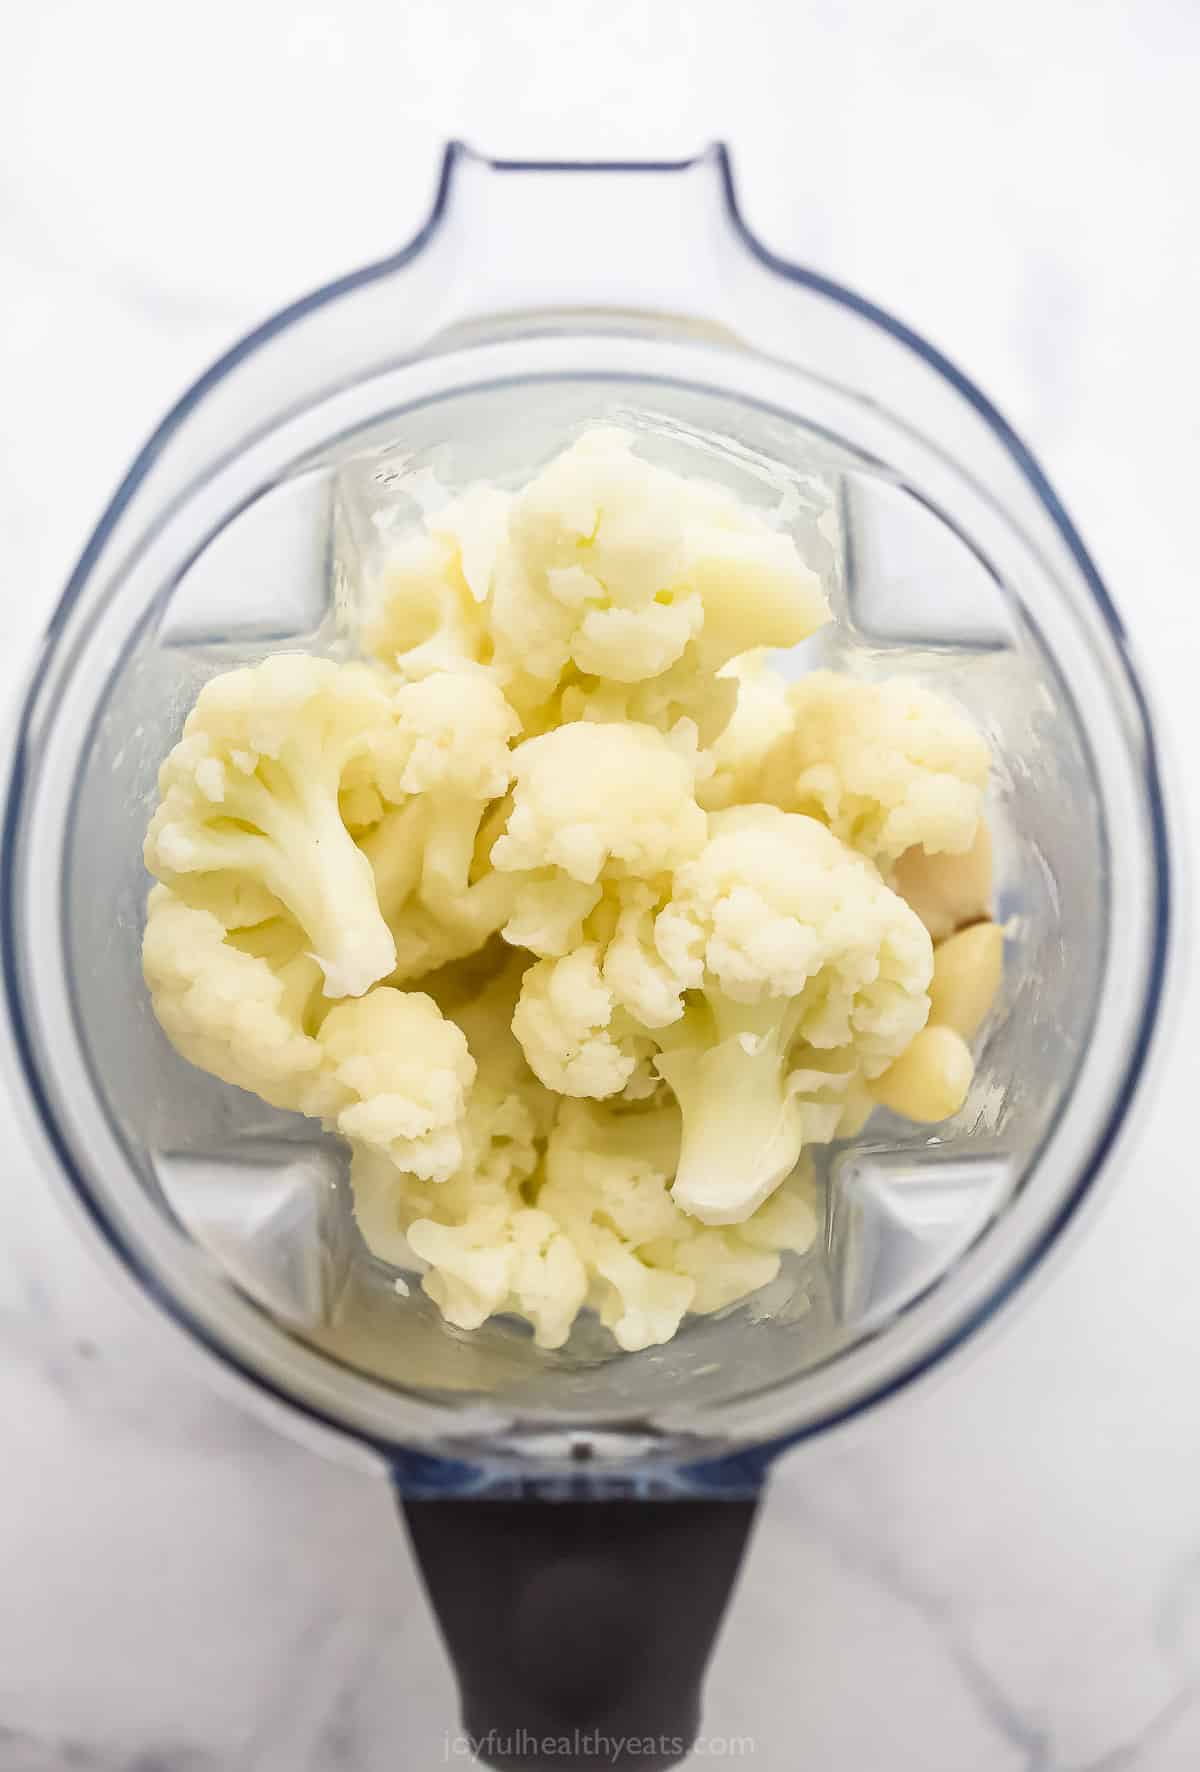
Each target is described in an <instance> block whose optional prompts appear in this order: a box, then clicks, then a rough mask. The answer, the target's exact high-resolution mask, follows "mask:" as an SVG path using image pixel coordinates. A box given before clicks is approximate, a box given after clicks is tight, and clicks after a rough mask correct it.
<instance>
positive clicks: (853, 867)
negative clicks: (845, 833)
mask: <svg viewBox="0 0 1200 1772" xmlns="http://www.w3.org/2000/svg"><path fill="white" fill-rule="evenodd" d="M712 831H713V834H712V836H711V838H710V840H709V842H708V844H707V846H706V848H705V849H704V851H703V852H702V854H701V855H700V856H699V857H698V858H697V859H696V860H695V861H693V862H689V863H687V864H686V865H685V866H684V867H682V868H680V869H679V871H678V872H677V874H676V876H675V883H674V889H673V893H672V897H671V901H670V903H669V904H668V905H667V906H666V907H665V908H664V909H663V910H662V911H661V912H660V913H659V916H658V918H657V920H656V923H655V943H656V946H657V948H658V951H659V954H660V955H661V957H662V958H663V960H664V961H665V962H666V964H667V965H668V966H669V967H670V968H671V970H672V971H673V972H674V973H675V975H676V976H677V977H678V978H679V980H680V983H681V985H682V987H683V988H684V989H685V990H686V991H688V992H690V993H699V994H698V995H697V996H693V997H692V999H691V1002H690V1006H689V1007H688V1008H687V1010H686V1012H685V1014H684V1015H683V1017H682V1019H681V1020H680V1021H678V1022H677V1023H675V1024H673V1025H672V1026H671V1027H670V1028H667V1029H663V1030H660V1031H659V1032H658V1033H657V1034H656V1039H657V1040H658V1042H659V1044H660V1045H661V1046H662V1047H663V1049H664V1050H663V1054H662V1056H661V1057H660V1058H659V1059H658V1060H657V1068H658V1070H659V1072H660V1074H661V1075H662V1076H663V1077H665V1079H666V1081H667V1082H668V1083H669V1084H670V1086H671V1088H672V1090H673V1091H674V1092H675V1095H676V1098H677V1099H678V1101H679V1104H680V1107H681V1108H682V1111H683V1148H682V1152H681V1155H680V1161H679V1172H678V1174H677V1176H676V1180H675V1198H676V1200H677V1201H678V1202H679V1204H680V1205H681V1206H682V1207H684V1209H685V1210H686V1211H688V1212H691V1213H692V1214H693V1215H694V1216H695V1217H697V1218H700V1219H702V1220H704V1221H705V1222H706V1223H710V1224H723V1223H724V1224H728V1223H733V1222H736V1221H737V1220H738V1219H741V1218H744V1217H746V1215H747V1214H748V1213H749V1212H751V1211H753V1209H754V1208H755V1206H757V1205H759V1204H760V1203H761V1202H762V1201H763V1200H765V1199H766V1198H767V1197H768V1195H769V1194H770V1193H772V1192H773V1190H774V1189H775V1188H776V1187H777V1186H778V1185H779V1183H780V1181H782V1179H783V1177H784V1176H785V1175H787V1174H788V1172H789V1171H790V1170H791V1168H792V1167H793V1165H794V1164H795V1162H796V1159H797V1157H798V1156H799V1154H800V1151H801V1149H802V1147H803V1146H804V1145H805V1144H806V1143H812V1142H821V1141H823V1140H827V1139H829V1138H832V1137H834V1136H835V1135H836V1132H837V1128H838V1122H839V1120H840V1118H841V1115H842V1110H843V1107H844V1105H845V1104H844V1100H843V1096H844V1092H845V1090H846V1089H848V1087H849V1084H850V1080H851V1078H852V1076H853V1075H854V1073H855V1072H857V1071H861V1072H862V1073H863V1074H864V1075H865V1076H867V1077H872V1076H876V1075H878V1074H879V1073H880V1072H882V1071H883V1070H885V1069H886V1068H887V1066H888V1065H889V1064H890V1063H891V1061H892V1060H893V1059H894V1058H896V1057H897V1056H898V1055H899V1054H900V1053H901V1052H902V1051H903V1050H904V1048H905V1047H906V1046H907V1045H908V1044H909V1042H910V1041H911V1040H912V1039H913V1038H914V1037H915V1036H916V1035H917V1034H918V1033H919V1032H920V1030H921V1028H922V1027H923V1026H924V1025H925V1022H926V1020H927V1018H928V1015H929V997H928V994H927V993H928V989H929V983H930V978H931V976H932V971H933V950H932V944H931V942H930V940H929V935H928V932H927V931H926V929H925V927H924V925H923V924H922V923H921V922H920V920H919V918H918V917H917V916H916V915H915V913H914V912H913V911H911V910H910V909H909V907H908V906H907V905H906V904H905V903H904V901H903V899H901V898H898V897H897V896H896V894H895V893H894V892H892V891H890V890H889V888H888V887H887V886H886V885H885V884H884V882H883V880H882V879H881V878H880V876H879V874H878V872H877V871H876V870H875V868H874V867H872V866H871V864H870V863H869V862H867V861H865V860H864V859H863V857H861V856H859V855H857V854H855V853H854V852H853V851H852V850H850V849H848V848H847V847H846V845H845V844H844V843H842V842H841V841H840V840H839V839H838V838H837V837H835V836H834V835H833V834H832V833H831V832H830V831H828V830H826V828H825V827H824V825H822V824H820V823H818V822H817V820H816V819H811V818H806V817H803V816H802V815H800V814H795V813H792V814H789V813H783V812H779V811H778V810H777V809H776V808H774V807H769V806H748V807H742V808H738V809H736V810H733V811H729V812H723V813H716V814H714V816H713V818H712Z"/></svg>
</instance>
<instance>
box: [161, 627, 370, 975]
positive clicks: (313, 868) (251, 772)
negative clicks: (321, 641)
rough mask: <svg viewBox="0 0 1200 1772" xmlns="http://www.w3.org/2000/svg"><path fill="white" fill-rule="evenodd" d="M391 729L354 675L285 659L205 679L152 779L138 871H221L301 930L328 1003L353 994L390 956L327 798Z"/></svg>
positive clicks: (362, 869) (351, 670) (360, 869)
mask: <svg viewBox="0 0 1200 1772" xmlns="http://www.w3.org/2000/svg"><path fill="white" fill-rule="evenodd" d="M391 725H392V714H391V706H390V701H389V697H388V695H387V693H386V691H385V690H384V689H383V687H382V686H381V685H380V683H379V681H378V680H377V678H376V677H375V676H373V675H372V673H371V672H370V671H368V670H367V669H366V668H365V667H364V666H362V665H353V664H350V665H337V664H331V663H330V661H329V660H328V659H323V658H308V657H306V656H304V655H302V654H294V653H289V654H281V655H280V656H278V657H275V658H268V659H265V660H264V661H263V663H262V664H259V665H254V666H246V667H243V668H242V669H240V670H236V671H227V672H225V673H224V675H222V676H220V677H214V678H213V679H212V680H211V682H208V683H206V684H205V685H204V688H203V689H202V690H201V691H200V694H199V696H198V697H197V699H196V705H195V707H194V708H193V709H192V711H191V713H190V714H189V715H188V717H187V720H186V721H185V722H184V728H183V737H182V738H181V739H180V741H179V743H178V744H177V745H176V746H175V748H174V750H173V751H172V752H171V753H170V755H169V756H168V757H167V759H166V761H165V762H164V763H163V765H162V768H161V770H160V771H159V792H160V794H161V796H162V798H161V801H160V803H159V806H158V809H157V811H156V812H155V814H154V817H153V818H152V819H151V821H150V828H149V830H148V831H147V833H146V842H145V851H144V853H145V861H146V866H147V868H148V869H149V870H150V872H151V873H152V874H155V875H157V877H158V878H159V879H161V880H165V881H166V882H168V884H169V883H170V882H171V881H172V880H173V879H175V878H176V877H182V876H188V875H192V874H203V873H211V872H216V871H220V872H222V873H224V874H229V873H231V872H233V873H236V874H238V875H241V876H242V877H244V878H245V879H246V880H247V881H250V882H253V883H255V884H258V885H260V886H262V887H264V888H265V889H266V890H267V891H269V892H270V893H272V894H273V895H274V897H275V898H277V899H278V900H279V901H280V902H281V903H282V904H283V905H285V906H286V908H287V910H288V911H289V912H290V913H291V915H292V916H293V917H294V919H295V920H296V922H297V923H298V924H299V925H300V927H301V929H303V931H304V933H305V935H306V937H307V939H308V943H309V946H310V949H311V951H312V953H313V955H314V957H315V959H316V961H317V963H318V965H319V966H320V967H321V970H322V972H323V973H324V975H325V988H326V991H327V992H328V994H329V995H330V996H331V997H344V996H358V995H360V994H361V993H362V992H363V991H365V990H366V989H367V988H368V986H370V985H372V984H374V983H375V981H376V979H379V978H384V977H386V975H387V974H388V973H389V972H390V971H391V969H392V967H393V965H394V964H395V959H396V952H395V944H394V943H393V940H392V936H391V933H390V931H389V930H388V926H387V924H386V923H385V922H384V919H383V917H382V915H381V914H380V910H379V903H378V900H377V899H376V896H375V888H374V882H373V879H372V875H371V868H370V864H369V863H368V861H367V859H366V857H365V856H364V855H363V853H362V851H361V850H360V849H359V848H358V847H357V846H356V844H355V842H354V840H353V838H352V837H351V835H350V833H349V831H348V830H347V829H346V826H345V823H344V822H343V819H342V814H341V811H340V808H339V805H338V795H339V792H340V790H341V786H342V781H343V778H344V777H345V775H346V773H347V771H348V770H349V769H350V768H351V766H352V765H353V764H355V763H356V762H357V761H359V760H361V759H362V758H363V757H364V756H369V755H370V753H371V750H372V747H373V746H374V744H375V743H376V742H377V741H378V740H379V739H380V738H381V737H382V736H383V735H384V734H387V733H389V732H390V730H391Z"/></svg>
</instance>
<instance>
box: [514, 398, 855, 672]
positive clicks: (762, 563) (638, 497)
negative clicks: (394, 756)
mask: <svg viewBox="0 0 1200 1772" xmlns="http://www.w3.org/2000/svg"><path fill="white" fill-rule="evenodd" d="M493 585H494V588H493V595H492V624H493V629H494V632H495V635H496V640H497V647H498V654H499V656H500V658H501V662H502V663H503V662H504V660H505V659H507V660H509V661H511V662H512V663H513V664H514V665H519V666H520V667H521V668H522V669H523V670H525V671H527V672H528V673H529V674H530V675H531V676H533V677H535V678H539V679H541V680H542V681H544V682H545V683H546V684H547V685H548V686H549V687H551V688H552V687H553V686H554V684H556V683H557V682H558V681H559V680H560V679H561V677H562V676H563V673H564V671H566V669H567V668H568V666H574V667H575V668H576V669H577V670H579V671H581V672H583V673H584V674H585V675H588V676H594V677H599V678H605V679H611V680H613V681H615V682H618V683H637V682H641V681H644V680H645V679H648V678H654V677H658V676H660V675H661V674H662V673H663V672H665V671H667V670H669V669H670V668H671V667H672V666H673V665H675V664H676V663H678V662H679V661H680V660H681V659H682V658H683V657H684V654H685V652H687V651H688V649H689V648H691V649H692V651H693V652H694V653H695V656H696V658H697V659H698V661H699V662H700V663H701V664H702V665H703V667H704V668H705V669H706V670H708V671H709V672H712V671H715V670H716V668H717V667H718V666H719V665H721V664H724V662H725V660H726V659H727V658H729V657H731V656H732V655H733V653H735V652H741V651H745V650H746V648H747V647H748V646H754V645H770V646H790V645H792V644H793V643H794V642H795V641H797V640H801V639H803V638H805V636H806V635H807V634H810V633H811V632H812V631H813V630H814V628H816V627H818V626H819V625H820V623H821V622H823V621H826V620H828V617H829V611H828V607H827V605H826V603H825V599H824V596H823V594H822V592H821V588H820V584H819V581H818V580H817V578H816V575H815V574H814V573H812V572H811V571H809V569H808V568H807V567H806V566H805V565H804V564H803V562H802V561H801V560H800V557H799V555H798V554H797V552H796V547H795V543H794V542H793V541H792V539H791V537H790V536H788V535H785V534H782V533H780V532H779V531H777V530H774V529H772V528H771V527H770V526H769V525H768V524H767V523H766V521H765V520H764V519H763V518H762V517H760V516H759V515H758V514H757V513H755V512H753V511H751V510H749V509H747V508H746V507H745V506H742V505H740V504H739V503H738V502H737V500H736V499H734V498H733V497H732V496H731V495H730V494H729V493H727V492H724V491H723V490H722V489H720V488H718V487H714V486H708V485H705V484H703V483H701V482H698V481H694V480H686V479H683V478H681V477H680V476H679V475H677V474H672V473H668V472H667V471H666V470H665V469H663V468H659V467H655V466H654V465H653V464H651V463H650V462H646V461H643V460H642V459H641V458H640V457H638V456H636V455H634V454H633V451H632V439H631V438H630V437H628V436H626V435H625V434H624V433H622V432H620V431H617V430H612V429H607V428H604V429H598V430H594V431H589V432H587V433H586V434H585V435H584V436H582V437H581V438H579V440H578V441H577V442H576V443H575V444H573V445H572V446H571V448H570V449H568V450H566V451H565V452H564V453H563V454H562V455H560V456H558V457H556V459H555V460H554V461H552V462H551V463H550V464H549V466H548V467H546V468H544V469H543V470H542V472H541V473H540V474H539V475H537V477H536V478H535V479H533V480H532V481H531V482H530V483H529V485H528V486H526V487H525V488H524V490H523V491H522V492H520V493H519V494H518V495H517V497H516V498H515V500H514V501H513V504H512V507H511V510H510V512H509V520H508V538H507V541H506V543H505V544H504V545H503V546H502V547H501V548H500V550H499V553H498V555H497V558H496V565H495V573H494V580H493Z"/></svg>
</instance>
